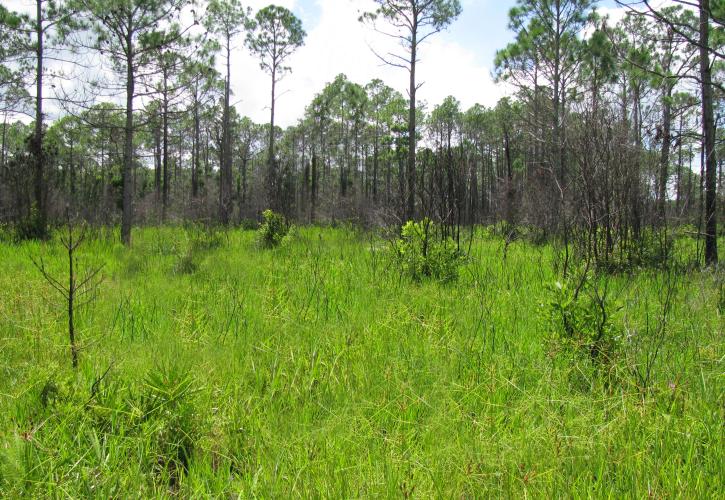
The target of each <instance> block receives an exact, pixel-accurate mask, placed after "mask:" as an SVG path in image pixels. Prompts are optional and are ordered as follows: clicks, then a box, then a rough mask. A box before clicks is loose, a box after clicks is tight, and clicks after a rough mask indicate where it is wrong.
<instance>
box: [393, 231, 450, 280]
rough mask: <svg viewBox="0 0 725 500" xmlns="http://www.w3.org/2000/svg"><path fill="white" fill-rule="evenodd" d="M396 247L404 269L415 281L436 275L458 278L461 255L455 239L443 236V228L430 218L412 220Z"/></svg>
mask: <svg viewBox="0 0 725 500" xmlns="http://www.w3.org/2000/svg"><path fill="white" fill-rule="evenodd" d="M393 249H394V255H395V258H396V259H397V261H398V263H399V264H400V267H401V271H402V272H403V274H404V275H406V276H409V277H410V278H411V279H413V280H414V281H421V280H423V279H425V278H434V279H437V280H440V281H443V282H449V281H454V280H456V279H457V278H458V267H459V265H460V263H461V255H460V253H459V252H458V250H457V249H456V245H455V243H454V242H453V240H452V239H451V238H443V237H441V236H440V231H439V228H438V227H437V226H436V225H435V224H434V223H433V222H432V221H431V220H430V219H428V218H425V219H423V220H422V221H420V222H415V221H408V222H407V223H406V224H405V225H404V226H403V228H402V229H401V231H400V238H399V239H397V240H396V241H395V242H394V244H393Z"/></svg>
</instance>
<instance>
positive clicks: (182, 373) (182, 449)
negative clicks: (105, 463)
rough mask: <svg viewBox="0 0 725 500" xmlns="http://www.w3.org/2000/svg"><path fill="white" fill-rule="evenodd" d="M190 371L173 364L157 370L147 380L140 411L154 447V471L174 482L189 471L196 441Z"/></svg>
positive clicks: (151, 372)
mask: <svg viewBox="0 0 725 500" xmlns="http://www.w3.org/2000/svg"><path fill="white" fill-rule="evenodd" d="M193 385H194V379H193V376H192V374H191V372H190V371H189V370H188V369H186V368H182V367H180V366H178V365H176V364H173V363H167V364H165V365H164V364H162V365H159V366H157V367H155V368H154V369H153V370H151V371H150V372H149V373H148V374H147V375H146V379H145V381H144V387H145V391H144V393H143V394H142V396H141V398H140V400H139V403H138V408H139V409H140V410H141V411H142V412H143V413H142V416H141V422H143V425H144V427H145V430H146V435H147V437H148V438H149V441H150V442H151V443H152V444H153V447H154V448H155V450H154V451H155V452H156V453H155V455H156V456H155V457H154V458H155V460H154V462H153V468H154V470H155V472H156V473H157V474H160V475H161V476H162V477H164V478H165V480H167V481H169V482H172V483H175V482H178V480H179V475H180V474H181V473H184V472H186V471H187V470H188V467H189V461H190V460H191V457H192V454H193V452H194V445H195V443H196V440H197V431H198V427H197V422H196V414H195V411H194V405H193V399H192V395H193V392H194V388H193Z"/></svg>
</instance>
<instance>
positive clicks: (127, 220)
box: [121, 12, 136, 246]
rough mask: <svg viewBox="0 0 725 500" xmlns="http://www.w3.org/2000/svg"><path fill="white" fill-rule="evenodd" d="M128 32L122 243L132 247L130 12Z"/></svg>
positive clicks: (131, 46) (131, 18)
mask: <svg viewBox="0 0 725 500" xmlns="http://www.w3.org/2000/svg"><path fill="white" fill-rule="evenodd" d="M127 23H128V25H127V27H126V29H127V32H126V57H127V59H126V125H125V127H124V136H125V137H124V147H123V215H122V216H121V242H122V243H123V244H124V245H126V246H131V224H132V219H133V185H134V183H133V95H134V86H135V83H136V82H135V78H134V67H133V65H134V52H133V39H132V35H133V29H132V23H133V15H132V14H131V13H130V12H129V14H128V18H127Z"/></svg>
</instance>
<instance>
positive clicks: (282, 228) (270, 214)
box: [257, 209, 289, 248]
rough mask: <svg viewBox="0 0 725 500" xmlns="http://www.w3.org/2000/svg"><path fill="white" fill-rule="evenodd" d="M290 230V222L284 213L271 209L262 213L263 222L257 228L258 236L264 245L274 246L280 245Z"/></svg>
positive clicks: (267, 246)
mask: <svg viewBox="0 0 725 500" xmlns="http://www.w3.org/2000/svg"><path fill="white" fill-rule="evenodd" d="M288 232H289V223H288V222H287V219H285V217H284V215H282V214H278V213H276V212H274V211H272V210H269V209H268V210H265V211H264V212H263V213H262V224H260V226H259V229H258V230H257V237H258V240H259V243H260V244H261V245H262V246H263V247H265V248H274V247H277V246H279V244H280V243H282V240H283V239H284V237H285V236H287V233H288Z"/></svg>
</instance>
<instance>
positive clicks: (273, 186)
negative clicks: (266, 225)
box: [267, 62, 280, 209]
mask: <svg viewBox="0 0 725 500" xmlns="http://www.w3.org/2000/svg"><path fill="white" fill-rule="evenodd" d="M276 87H277V65H276V63H274V62H273V63H272V100H271V105H270V112H269V144H268V150H269V151H268V157H267V169H268V170H267V175H268V178H267V195H268V196H269V203H270V205H271V206H272V207H273V208H275V209H276V208H279V201H280V200H278V194H279V193H278V189H277V166H276V165H275V158H274V100H275V91H276V90H277V89H276Z"/></svg>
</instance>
